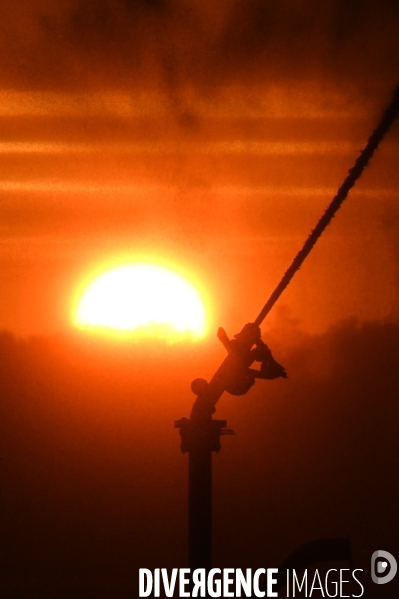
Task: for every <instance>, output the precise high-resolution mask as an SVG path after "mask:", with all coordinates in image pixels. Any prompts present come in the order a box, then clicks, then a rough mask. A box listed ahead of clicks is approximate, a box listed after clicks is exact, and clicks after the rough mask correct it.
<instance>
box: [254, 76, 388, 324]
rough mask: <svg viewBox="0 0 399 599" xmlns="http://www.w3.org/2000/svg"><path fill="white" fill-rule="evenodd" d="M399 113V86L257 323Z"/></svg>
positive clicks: (283, 286) (280, 291)
mask: <svg viewBox="0 0 399 599" xmlns="http://www.w3.org/2000/svg"><path fill="white" fill-rule="evenodd" d="M398 113H399V87H397V88H396V90H395V92H394V94H393V98H392V101H391V103H390V105H389V106H388V108H387V109H386V110H385V112H384V114H383V116H382V118H381V121H380V123H379V124H378V126H377V127H376V128H375V130H374V131H373V133H372V134H371V136H370V137H369V139H368V142H367V144H366V146H365V148H364V150H363V151H362V152H361V153H360V155H359V157H358V158H357V160H356V162H355V164H354V166H353V168H351V169H350V171H349V172H348V175H347V177H346V178H345V180H344V182H343V183H342V185H341V187H340V188H339V189H338V191H337V194H336V196H335V197H334V199H333V200H332V202H331V204H330V205H329V207H328V208H327V210H326V211H325V213H324V214H323V216H322V217H321V218H320V220H319V222H318V223H317V225H316V226H315V228H314V229H313V231H312V232H311V233H310V235H309V237H308V238H307V240H306V241H305V243H304V245H303V247H302V249H301V250H300V251H299V252H298V254H297V255H296V256H295V258H294V260H293V262H292V264H291V266H290V267H289V268H288V270H287V271H286V272H285V273H284V275H283V277H282V279H281V281H280V283H279V284H278V285H277V287H276V288H275V290H274V291H273V293H272V294H271V296H270V297H269V299H268V300H267V302H266V304H265V305H264V306H263V308H262V310H261V311H260V313H259V315H258V316H257V318H256V319H255V321H254V322H255V324H257V325H258V326H259V325H260V324H261V323H262V321H263V320H264V318H265V317H266V315H267V314H268V313H269V312H270V310H271V309H272V307H273V306H274V304H275V303H276V301H277V300H278V298H279V297H280V295H281V294H282V293H283V291H284V289H286V287H287V286H288V284H289V283H290V281H291V279H292V278H293V276H294V274H295V273H296V272H297V271H298V270H299V269H300V267H301V266H302V264H303V262H304V260H305V259H306V258H307V256H308V255H309V254H310V252H311V250H312V248H313V246H314V245H315V243H316V241H317V240H318V239H319V237H320V236H321V235H322V233H323V231H324V230H325V228H326V227H327V226H328V225H329V224H330V222H331V221H332V219H333V218H334V216H335V214H336V213H337V211H338V210H339V208H340V207H341V204H342V202H343V201H344V200H345V199H346V197H347V195H348V193H349V191H350V190H351V188H352V187H353V186H354V185H355V183H356V181H357V180H358V179H359V177H360V175H361V174H362V172H363V170H364V169H365V167H366V166H367V165H368V163H369V160H370V158H371V157H372V155H373V154H374V152H375V150H376V149H377V148H378V145H379V144H380V142H381V140H382V139H383V137H384V135H385V134H386V133H387V132H388V130H389V128H390V127H391V125H392V123H393V122H394V120H395V119H396V117H397V116H398Z"/></svg>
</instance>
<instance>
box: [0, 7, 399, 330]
mask: <svg viewBox="0 0 399 599" xmlns="http://www.w3.org/2000/svg"><path fill="white" fill-rule="evenodd" d="M22 4H23V10H22V9H21V13H20V12H19V9H18V14H17V13H15V9H14V8H13V7H12V6H11V5H8V6H4V5H3V6H2V7H1V8H0V12H1V17H2V19H1V23H2V25H1V26H2V27H3V34H2V37H1V42H0V57H1V66H0V74H1V81H2V85H3V88H2V89H0V120H1V131H2V133H1V136H0V163H1V166H2V168H1V178H0V191H1V202H0V219H1V229H0V266H1V275H0V276H1V283H2V295H1V299H0V326H1V327H2V328H6V329H9V330H12V331H15V332H18V333H24V334H25V333H37V332H46V333H47V332H54V331H56V330H60V329H66V328H68V326H69V325H70V323H69V321H68V314H69V305H70V302H71V297H72V295H73V293H74V290H75V288H76V285H77V284H78V283H80V282H81V281H82V279H84V277H86V276H88V274H89V273H90V271H91V269H93V268H99V266H100V265H101V263H102V261H106V260H109V259H113V258H117V257H118V256H121V257H124V258H127V259H131V260H133V261H134V260H135V258H136V256H138V255H142V254H143V253H144V254H146V255H148V254H149V255H151V256H152V257H153V258H154V259H156V258H157V256H159V255H161V256H167V257H168V259H170V260H171V261H172V262H173V261H175V263H176V264H181V266H182V268H185V269H192V271H193V272H194V273H195V276H196V277H198V278H199V279H201V281H202V282H203V284H204V285H205V287H206V288H207V289H208V291H209V293H210V296H211V301H212V303H213V305H214V308H215V319H216V320H217V321H218V322H217V324H225V325H230V324H231V325H232V326H235V327H237V326H241V324H242V322H245V321H247V320H250V319H251V318H254V316H255V315H256V314H257V312H258V311H259V309H260V307H261V306H262V305H263V303H264V301H265V300H266V299H267V297H268V295H269V294H270V292H271V291H272V289H273V288H274V286H275V285H276V283H277V282H278V280H279V278H280V276H281V275H282V273H283V271H284V270H285V269H286V268H287V266H288V265H289V263H290V261H291V259H292V257H293V255H294V254H295V253H296V251H297V250H298V249H299V247H300V245H301V244H302V241H303V239H304V238H305V236H306V235H307V234H308V232H309V230H310V229H311V228H312V226H313V225H314V224H315V222H316V221H317V219H318V218H319V216H320V215H321V213H322V212H323V210H324V209H325V206H326V204H327V203H328V202H329V201H330V199H331V198H332V196H333V195H334V193H335V191H336V188H337V187H338V185H340V183H341V182H342V180H343V178H344V176H345V174H346V172H347V170H348V169H349V168H350V167H351V166H352V164H353V162H354V160H355V158H356V156H357V155H358V153H359V151H360V150H361V148H362V147H363V146H364V144H365V141H366V139H367V137H368V135H369V134H370V132H371V130H372V129H373V127H374V125H375V124H376V122H377V120H378V118H379V115H380V114H381V111H382V110H383V108H384V107H385V105H386V104H387V102H388V100H389V97H390V93H391V91H392V89H393V88H394V87H395V86H396V85H397V83H398V82H397V72H398V69H397V67H398V62H399V59H398V56H399V52H398V50H399V41H398V36H397V35H396V32H397V30H398V24H399V23H398V22H399V10H398V8H397V6H396V5H395V4H393V3H390V2H378V3H377V2H367V3H351V5H350V6H348V5H347V3H342V2H337V1H336V2H324V3H322V5H320V3H317V2H313V1H308V2H304V3H302V4H301V3H293V2H288V1H287V2H278V3H277V2H276V3H264V2H257V1H253V2H249V3H248V2H234V3H233V2H230V1H225V2H221V3H218V7H217V8H216V7H214V6H213V4H212V3H210V2H209V3H207V2H205V3H203V2H201V3H200V2H184V1H181V2H177V3H164V2H161V1H159V2H158V1H153V2H150V1H147V2H145V1H143V2H136V3H132V2H128V1H122V0H120V1H117V2H106V1H104V2H101V3H94V2H92V3H90V2H80V1H78V0H74V1H72V0H71V1H64V2H60V3H57V6H54V5H53V4H52V3H50V2H46V1H44V0H41V1H37V2H25V3H22ZM398 135H399V133H398V126H397V125H396V126H395V127H394V129H393V130H392V131H391V132H390V134H389V137H387V138H386V140H384V142H383V145H382V147H381V149H380V150H379V151H378V153H377V155H376V156H375V157H374V159H373V161H372V164H371V166H370V167H369V168H368V169H367V171H366V172H365V174H364V176H363V177H362V179H361V181H360V183H359V185H358V186H357V187H356V189H355V192H354V193H353V195H352V196H351V197H350V199H349V200H348V202H347V203H346V204H345V205H344V207H343V209H342V210H341V212H340V213H339V215H338V216H337V218H336V219H335V220H334V222H333V225H332V226H331V227H330V228H329V230H328V232H327V234H326V235H325V237H324V238H323V239H322V240H321V242H320V243H319V244H318V246H317V248H316V250H315V251H314V253H313V254H312V256H311V257H310V259H309V260H308V261H307V263H306V264H305V266H304V267H303V269H302V270H301V272H300V273H299V274H298V276H297V277H296V278H295V280H294V282H293V283H292V285H291V287H290V288H289V289H288V290H287V292H286V293H285V294H284V296H283V298H282V300H281V303H282V304H284V306H286V307H287V308H288V310H289V312H290V313H291V315H292V316H293V317H294V318H298V319H300V321H301V322H302V323H303V325H304V326H305V327H307V328H309V329H312V330H321V329H324V328H325V327H326V326H327V325H328V324H331V323H332V322H334V321H335V320H337V319H339V318H341V317H344V318H345V317H348V316H352V315H355V316H358V317H360V318H366V319H368V318H385V317H388V316H394V317H395V316H397V304H398V303H397V300H398V293H397V289H398V269H397V260H398V242H397V239H398V235H397V227H398V208H397V194H398V183H399V179H398V176H399V175H398V171H397V168H396V164H397V162H398V153H399V150H398ZM270 318H271V319H272V318H273V313H272V314H271V315H270Z"/></svg>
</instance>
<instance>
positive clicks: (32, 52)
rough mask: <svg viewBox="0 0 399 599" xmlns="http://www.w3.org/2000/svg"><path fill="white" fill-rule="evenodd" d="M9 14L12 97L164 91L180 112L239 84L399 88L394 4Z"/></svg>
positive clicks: (159, 2) (117, 1) (85, 6)
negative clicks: (38, 92)
mask: <svg viewBox="0 0 399 599" xmlns="http://www.w3.org/2000/svg"><path fill="white" fill-rule="evenodd" d="M21 4H22V6H21ZM0 11H1V22H2V35H1V39H2V43H1V47H0V56H1V64H2V67H1V71H2V72H1V75H2V80H3V85H4V86H6V87H7V86H8V87H19V88H23V89H82V88H86V89H91V88H94V89H98V88H100V89H104V88H107V89H108V88H122V89H129V90H130V91H131V92H134V91H135V90H137V89H143V88H144V89H153V88H157V89H160V90H162V91H164V92H166V93H168V94H169V96H170V97H171V98H173V99H174V101H175V103H176V104H177V105H178V104H179V103H181V93H182V90H183V89H187V88H190V86H194V87H195V89H197V90H200V93H201V94H204V95H205V96H209V95H212V93H213V92H212V90H213V89H214V88H215V87H219V86H221V85H229V84H231V83H232V82H235V83H237V82H238V83H239V84H240V85H241V84H245V85H257V84H259V83H260V82H261V83H263V84H265V85H269V84H272V83H273V84H276V83H284V84H286V83H287V80H288V81H290V80H291V81H298V80H299V81H302V82H303V81H304V80H309V81H311V80H315V79H316V80H317V81H320V80H323V81H324V82H327V83H328V82H329V81H332V82H333V83H334V82H337V83H338V84H340V85H341V86H343V85H344V86H345V88H347V89H350V88H351V87H354V88H356V86H358V85H362V86H365V87H363V91H364V89H366V90H368V91H369V93H371V94H372V93H373V87H378V86H379V85H383V82H384V80H386V79H387V78H388V79H391V80H392V86H394V85H395V84H396V81H395V77H396V73H397V68H398V63H399V40H398V36H397V31H398V25H399V6H398V4H397V3H396V2H392V1H390V0H384V1H381V0H379V1H377V0H369V1H367V2H364V1H356V2H351V3H348V2H343V1H341V0H334V1H333V0H326V1H325V2H323V3H320V2H317V1H316V0H306V1H304V2H294V1H293V0H285V1H281V0H279V1H277V0H274V1H270V2H265V1H264V0H247V1H245V2H244V1H243V0H237V1H235V2H232V1H231V0H225V1H223V2H219V3H217V6H215V5H214V3H211V2H198V1H194V0H190V1H189V0H180V1H178V0H175V1H171V0H169V1H168V0H152V1H151V0H135V1H132V0H112V1H111V0H101V1H100V2H98V1H97V2H94V1H89V2H88V1H85V2H83V1H82V0H69V1H66V0H64V2H58V3H57V4H56V5H54V4H53V3H50V2H48V1H46V0H40V1H38V0H36V2H24V3H19V4H18V8H17V7H16V6H13V5H11V4H7V3H3V5H2V7H1V9H0Z"/></svg>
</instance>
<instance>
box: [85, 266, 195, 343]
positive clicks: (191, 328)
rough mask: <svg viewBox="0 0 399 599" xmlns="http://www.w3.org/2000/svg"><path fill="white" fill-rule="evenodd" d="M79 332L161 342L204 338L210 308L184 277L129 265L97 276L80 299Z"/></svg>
mask: <svg viewBox="0 0 399 599" xmlns="http://www.w3.org/2000/svg"><path fill="white" fill-rule="evenodd" d="M74 323H75V325H76V326H78V327H79V328H85V329H91V330H103V331H105V332H115V333H119V334H123V335H126V334H128V335H129V334H135V335H146V336H148V335H150V336H157V337H159V336H161V337H168V338H171V337H172V338H173V337H181V336H187V335H189V336H191V337H195V338H200V337H203V336H204V334H205V325H206V318H205V307H204V304H203V301H202V299H201V297H200V295H199V293H198V291H197V290H196V289H195V288H194V287H193V286H192V285H191V284H190V283H189V282H188V281H187V280H186V279H185V278H183V277H182V276H180V275H179V274H177V273H175V272H173V271H171V270H169V269H166V268H164V267H161V266H156V265H152V264H128V265H124V266H119V267H116V268H113V269H111V270H109V271H107V272H104V273H103V274H101V275H100V276H98V277H97V278H96V279H95V280H94V281H93V282H92V283H91V284H90V285H89V286H88V287H87V288H86V289H85V291H84V292H83V295H82V296H81V298H80V299H79V302H78V305H77V308H76V311H75V315H74Z"/></svg>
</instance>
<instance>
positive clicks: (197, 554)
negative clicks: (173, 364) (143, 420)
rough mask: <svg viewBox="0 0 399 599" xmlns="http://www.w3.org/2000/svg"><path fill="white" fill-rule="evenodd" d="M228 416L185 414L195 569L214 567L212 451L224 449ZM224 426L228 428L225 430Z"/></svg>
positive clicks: (181, 422)
mask: <svg viewBox="0 0 399 599" xmlns="http://www.w3.org/2000/svg"><path fill="white" fill-rule="evenodd" d="M225 426H226V421H225V420H213V419H212V417H211V416H209V417H199V418H195V417H193V416H192V417H191V418H190V419H187V418H181V419H180V420H178V421H176V422H175V427H176V428H179V429H180V435H181V450H182V452H183V453H186V452H188V454H189V466H188V478H189V480H188V547H189V566H190V569H191V571H193V570H196V569H197V568H205V569H206V570H207V571H208V570H210V569H211V568H212V452H213V451H216V452H217V451H219V450H220V435H222V434H231V433H232V431H230V430H226V429H224V427H225ZM222 429H224V430H222Z"/></svg>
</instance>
